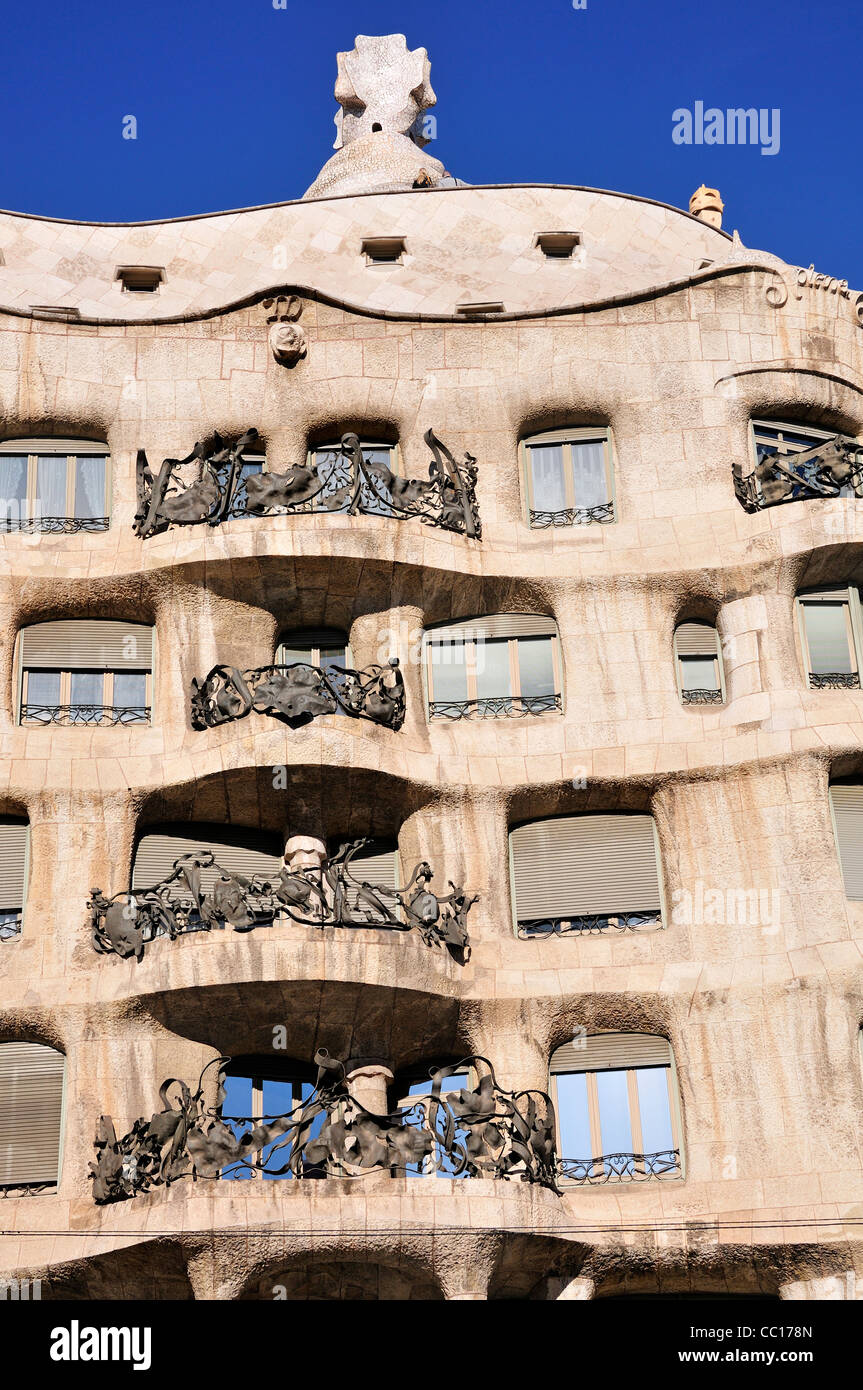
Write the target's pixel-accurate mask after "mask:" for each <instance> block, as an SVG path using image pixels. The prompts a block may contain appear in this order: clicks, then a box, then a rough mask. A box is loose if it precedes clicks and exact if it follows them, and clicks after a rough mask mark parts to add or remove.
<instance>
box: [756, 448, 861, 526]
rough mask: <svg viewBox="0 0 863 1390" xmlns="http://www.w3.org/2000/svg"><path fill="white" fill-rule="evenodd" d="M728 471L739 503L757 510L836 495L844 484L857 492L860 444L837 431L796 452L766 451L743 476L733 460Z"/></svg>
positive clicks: (859, 479)
mask: <svg viewBox="0 0 863 1390" xmlns="http://www.w3.org/2000/svg"><path fill="white" fill-rule="evenodd" d="M731 471H732V476H733V478H734V491H735V493H736V495H737V500H738V502H739V503H740V505H741V506H742V507H743V508H744V510H745V511H747V512H760V511H764V509H765V508H767V507H776V506H779V505H780V504H781V503H783V502H803V501H806V500H807V499H809V498H812V497H838V496H839V494H840V492H841V491H842V489H843V488H850V489H851V490H852V491H853V492H859V490H860V488H861V486H863V447H861V445H860V444H859V443H858V441H857V440H856V439H852V438H851V437H850V436H849V435H845V434H836V435H834V436H833V438H832V439H824V440H821V441H819V443H818V444H815V445H813V447H812V448H811V449H803V450H801V451H800V452H799V453H796V454H795V453H785V454H781V453H779V451H778V450H776V452H774V453H771V454H766V455H764V457H762V458H761V459H759V461H758V463H757V464H756V465H755V467H754V468H753V470H752V472H751V473H748V474H747V475H746V477H745V478H744V476H743V468H742V465H741V464H739V463H735V464H733V465H732V470H731Z"/></svg>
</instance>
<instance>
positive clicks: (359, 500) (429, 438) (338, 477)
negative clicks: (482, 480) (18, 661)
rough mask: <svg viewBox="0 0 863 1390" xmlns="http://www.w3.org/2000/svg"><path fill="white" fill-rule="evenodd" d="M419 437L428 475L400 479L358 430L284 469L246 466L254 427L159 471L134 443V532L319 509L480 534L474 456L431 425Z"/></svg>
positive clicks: (216, 439) (140, 533)
mask: <svg viewBox="0 0 863 1390" xmlns="http://www.w3.org/2000/svg"><path fill="white" fill-rule="evenodd" d="M424 438H425V442H426V444H427V445H428V447H429V449H430V450H431V453H432V460H431V463H430V464H429V475H428V480H425V479H421V478H402V477H400V476H399V475H398V474H396V473H393V471H392V470H391V469H390V468H389V467H388V466H387V464H386V463H384V462H382V461H380V460H370V459H366V458H364V456H363V451H362V447H361V445H360V441H359V439H358V438H357V436H356V435H355V434H345V435H343V436H342V440H341V444H340V445H339V447H338V448H337V449H331V450H326V451H324V452H323V453H322V454H321V455H318V456H317V457H316V458H315V459H313V460H311V461H309V462H308V463H302V464H296V465H295V466H294V467H293V468H289V469H288V471H287V473H264V472H261V473H253V474H250V473H249V472H248V470H246V469H244V466H243V455H244V453H248V452H250V451H252V450H255V449H259V448H260V440H259V438H258V432H257V430H254V429H251V430H248V431H247V433H246V434H244V435H243V436H242V438H241V439H238V440H237V441H236V442H235V443H234V444H226V443H224V442H223V441H222V440H221V439H220V438H219V436H218V435H216V436H215V437H214V442H213V444H212V446H211V447H210V448H208V447H206V446H205V445H203V444H196V445H195V447H194V449H193V450H192V452H191V454H189V455H188V457H187V458H184V459H165V460H164V462H163V464H162V466H161V468H160V469H159V471H158V473H156V474H154V473H153V471H152V470H151V468H150V466H149V464H148V462H147V455H146V454H145V452H144V450H143V449H139V450H138V469H137V488H138V510H137V513H136V516H135V526H134V529H135V534H136V535H138V536H141V537H142V538H146V537H147V536H155V535H158V533H159V532H160V531H166V530H168V529H169V527H171V526H195V525H200V524H206V525H209V526H218V525H220V524H221V522H223V521H228V520H230V519H233V518H237V517H249V516H253V517H264V516H291V515H307V514H309V513H312V512H320V513H330V514H333V513H345V514H347V515H349V516H356V515H366V516H388V517H393V518H395V519H397V520H400V519H406V518H410V517H414V518H415V519H416V520H418V521H421V522H424V523H425V525H427V526H437V527H439V528H440V529H441V530H443V531H454V532H456V533H457V534H460V535H463V536H467V537H472V538H474V539H476V540H479V539H480V537H481V535H482V526H481V523H480V517H479V509H478V506H477V500H476V482H477V476H478V470H477V466H476V459H475V458H474V457H473V455H472V454H465V456H464V459H463V460H462V462H461V463H458V462H457V461H456V459H455V458H453V455H452V454H451V453H450V451H449V449H448V448H447V447H446V445H445V444H442V443H441V441H440V440H439V439H438V438H437V437H436V436H435V434H434V432H433V431H432V430H427V431H426V433H425V436H424Z"/></svg>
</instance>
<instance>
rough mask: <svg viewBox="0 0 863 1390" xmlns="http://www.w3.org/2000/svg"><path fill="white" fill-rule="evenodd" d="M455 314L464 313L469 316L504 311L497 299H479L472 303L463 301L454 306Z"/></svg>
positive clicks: (501, 312)
mask: <svg viewBox="0 0 863 1390" xmlns="http://www.w3.org/2000/svg"><path fill="white" fill-rule="evenodd" d="M455 309H456V313H457V314H464V315H465V316H466V317H468V318H470V317H473V316H475V315H479V314H503V313H505V312H506V309H505V306H504V305H503V303H502V302H501V301H500V300H499V299H494V300H487V301H479V300H475V301H473V302H472V303H471V302H466V301H463V302H462V303H461V304H457V305H456V306H455Z"/></svg>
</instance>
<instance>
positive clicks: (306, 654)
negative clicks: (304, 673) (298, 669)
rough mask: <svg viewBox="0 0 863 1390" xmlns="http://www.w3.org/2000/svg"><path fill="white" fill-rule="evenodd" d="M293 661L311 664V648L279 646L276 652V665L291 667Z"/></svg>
mask: <svg viewBox="0 0 863 1390" xmlns="http://www.w3.org/2000/svg"><path fill="white" fill-rule="evenodd" d="M295 661H302V662H304V663H305V665H307V666H310V665H311V664H312V649H311V647H297V646H294V645H293V644H292V645H291V646H290V647H285V646H280V647H279V650H278V665H279V666H292V665H293V664H294V662H295Z"/></svg>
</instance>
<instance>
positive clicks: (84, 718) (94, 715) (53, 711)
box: [21, 704, 150, 725]
mask: <svg viewBox="0 0 863 1390" xmlns="http://www.w3.org/2000/svg"><path fill="white" fill-rule="evenodd" d="M21 723H22V724H44V725H48V724H110V725H117V724H123V725H129V724H149V723H150V706H149V705H78V704H75V705H31V704H26V705H22V706H21Z"/></svg>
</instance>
